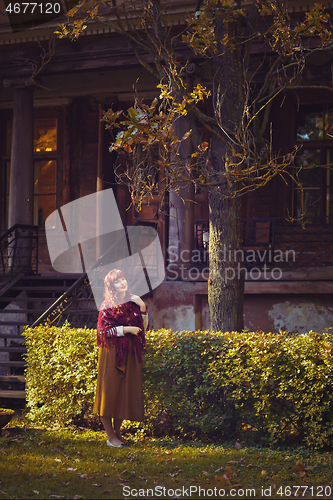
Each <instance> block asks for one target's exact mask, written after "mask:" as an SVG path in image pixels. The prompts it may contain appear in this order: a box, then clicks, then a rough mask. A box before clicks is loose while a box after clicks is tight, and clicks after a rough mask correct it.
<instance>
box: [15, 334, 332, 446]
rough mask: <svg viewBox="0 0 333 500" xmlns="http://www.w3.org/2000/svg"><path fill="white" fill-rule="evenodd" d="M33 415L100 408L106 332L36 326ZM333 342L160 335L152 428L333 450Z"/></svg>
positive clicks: (151, 388) (150, 351) (148, 393)
mask: <svg viewBox="0 0 333 500" xmlns="http://www.w3.org/2000/svg"><path fill="white" fill-rule="evenodd" d="M25 335H26V345H27V349H28V352H27V358H26V359H27V370H26V376H27V403H28V409H29V412H28V416H29V418H30V419H31V420H32V421H34V422H37V423H43V424H60V425H67V424H70V423H72V422H73V420H74V419H76V418H78V417H79V416H81V417H82V416H83V415H89V413H90V412H91V408H92V404H93V400H94V391H95V385H96V377H97V358H98V348H97V346H96V331H95V330H87V329H72V328H70V326H69V325H66V326H64V327H62V328H57V327H46V326H43V327H37V328H35V329H29V328H28V329H26V331H25ZM332 354H333V337H332V335H331V334H318V333H314V332H310V333H307V334H302V335H296V334H295V335H294V334H288V333H287V332H280V333H278V334H272V333H269V334H264V333H262V332H258V333H248V332H242V333H234V332H233V333H226V334H222V333H212V332H209V331H204V332H200V331H199V332H176V333H173V332H171V331H170V330H159V331H156V332H155V331H150V332H148V334H147V348H146V355H145V367H144V392H145V404H146V423H145V424H144V427H145V430H146V431H147V432H151V433H155V434H157V435H161V434H163V433H166V432H168V433H175V434H178V435H181V436H186V437H198V436H199V437H211V438H214V439H231V438H238V439H242V438H244V439H246V440H250V439H251V440H254V441H257V442H263V443H282V442H287V441H288V440H289V439H290V437H291V436H294V438H295V439H297V440H298V441H300V442H303V443H306V444H307V445H309V446H316V447H324V446H330V445H331V444H333V356H332Z"/></svg>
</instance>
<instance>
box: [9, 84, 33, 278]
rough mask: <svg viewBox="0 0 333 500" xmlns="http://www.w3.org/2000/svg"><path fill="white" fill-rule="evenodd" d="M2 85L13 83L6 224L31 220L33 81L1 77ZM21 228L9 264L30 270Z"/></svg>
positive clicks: (28, 244) (28, 243)
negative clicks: (2, 79) (3, 79)
mask: <svg viewBox="0 0 333 500" xmlns="http://www.w3.org/2000/svg"><path fill="white" fill-rule="evenodd" d="M3 84H4V86H5V87H13V90H14V102H13V125H12V148H11V164H10V180H9V214H8V219H9V220H8V224H9V227H12V226H13V225H14V224H27V225H33V223H34V145H33V82H32V80H5V81H4V82H3ZM26 235H27V232H24V231H23V230H22V229H20V230H18V231H17V233H16V242H15V244H13V246H12V247H11V249H10V251H11V259H10V260H9V264H10V265H11V267H12V271H13V266H15V270H16V271H18V270H20V269H24V270H26V271H29V270H31V257H32V242H31V240H30V239H26V238H25V237H24V236H26Z"/></svg>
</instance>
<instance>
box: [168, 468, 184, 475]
mask: <svg viewBox="0 0 333 500" xmlns="http://www.w3.org/2000/svg"><path fill="white" fill-rule="evenodd" d="M180 470H182V469H180ZM180 470H177V471H176V472H169V476H170V477H176V476H178V474H179V473H180Z"/></svg>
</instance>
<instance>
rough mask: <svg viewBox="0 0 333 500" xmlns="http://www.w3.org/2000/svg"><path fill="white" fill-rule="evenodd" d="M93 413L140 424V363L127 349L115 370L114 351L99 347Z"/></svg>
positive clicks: (141, 410)
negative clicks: (125, 356) (121, 362)
mask: <svg viewBox="0 0 333 500" xmlns="http://www.w3.org/2000/svg"><path fill="white" fill-rule="evenodd" d="M93 413H95V414H97V415H100V416H101V417H112V418H119V419H121V420H136V421H139V422H143V420H144V409H143V390H142V363H140V362H139V360H138V358H137V355H136V354H135V353H133V352H132V349H131V348H130V349H129V353H128V356H127V361H126V364H124V365H123V366H121V367H120V368H118V367H116V348H115V347H114V346H112V347H101V348H100V350H99V357H98V376H97V388H96V395H95V403H94V407H93Z"/></svg>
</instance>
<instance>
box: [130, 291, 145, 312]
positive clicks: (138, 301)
mask: <svg viewBox="0 0 333 500" xmlns="http://www.w3.org/2000/svg"><path fill="white" fill-rule="evenodd" d="M130 300H131V301H132V302H134V303H135V304H137V305H138V306H139V307H140V311H141V312H142V313H144V312H146V304H145V303H144V302H143V300H142V298H141V297H139V296H138V295H133V294H132V293H131V299H130Z"/></svg>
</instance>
